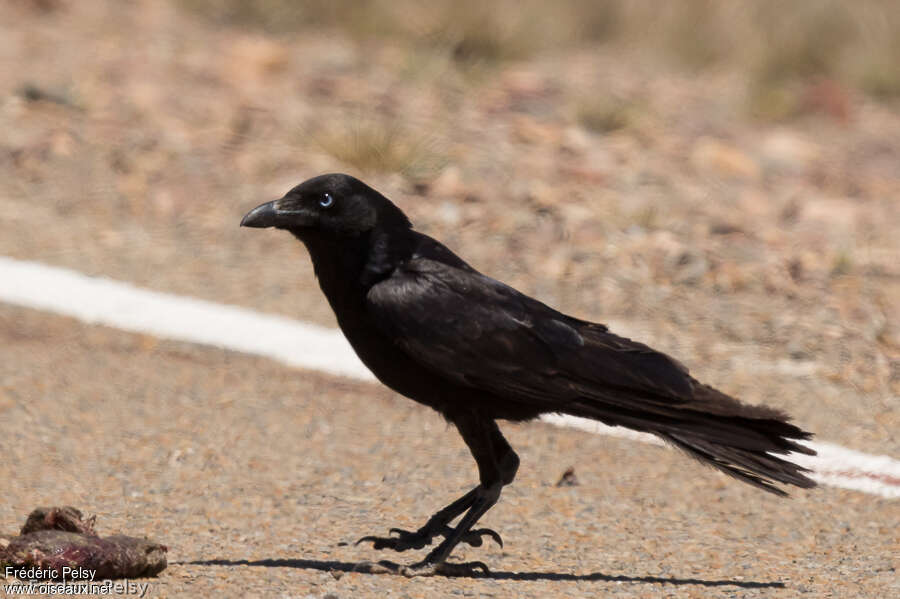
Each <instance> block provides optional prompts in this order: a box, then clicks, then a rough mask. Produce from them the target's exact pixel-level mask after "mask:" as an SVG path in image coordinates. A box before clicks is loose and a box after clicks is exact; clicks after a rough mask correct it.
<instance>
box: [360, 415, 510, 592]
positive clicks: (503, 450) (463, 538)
mask: <svg viewBox="0 0 900 599" xmlns="http://www.w3.org/2000/svg"><path fill="white" fill-rule="evenodd" d="M451 420H452V421H453V423H454V424H455V425H456V427H457V429H458V430H459V432H460V434H461V435H462V437H463V440H465V442H466V445H468V446H469V450H470V451H471V452H472V455H473V456H474V457H475V461H476V463H477V464H478V472H479V476H480V479H481V484H479V485H478V486H477V487H475V488H474V489H472V490H471V491H469V492H468V493H466V494H465V495H463V496H462V497H460V498H459V499H457V500H456V501H454V502H453V503H451V504H450V505H448V506H446V507H444V508H443V509H441V510H440V511H439V512H437V513H436V514H434V515H433V516H432V517H431V518H429V519H428V522H426V523H425V525H424V526H423V527H422V528H420V529H419V530H417V531H415V532H410V531H404V530H400V529H396V528H393V529H391V533H394V534H396V536H391V537H374V536H370V537H363V538H362V539H360V540H359V541H357V542H358V543H361V542H363V541H372V542H373V545H374V547H375V549H384V548H389V549H394V550H395V551H405V550H407V549H421V548H422V547H424V546H426V545H429V544H431V542H432V540H433V539H434V537H435V536H437V535H440V536H443V537H444V541H443V542H442V543H441V544H440V545H438V546H437V547H436V548H435V549H434V550H433V551H432V552H431V553H429V554H428V556H427V557H426V558H425V559H424V560H423V561H422V562H420V563H418V564H415V565H413V566H409V567H406V568H403V569H402V570H401V571H402V572H403V573H404V574H406V575H408V576H416V575H427V574H435V573H444V574H471V573H474V572H475V571H476V570H477V569H481V570H485V571H486V570H487V566H485V565H484V564H483V563H481V562H474V563H472V564H447V563H446V562H445V560H446V559H447V556H449V555H450V552H451V551H453V549H454V547H456V546H457V545H458V544H459V543H468V544H470V545H473V546H476V547H478V546H480V545H481V543H482V540H483V539H482V537H484V536H489V537H491V538H493V539H494V540H495V541H496V542H497V543H498V544H499V545H500V546H501V547H502V546H503V540H502V539H501V538H500V535H499V534H497V533H496V532H494V531H493V530H491V529H488V528H479V529H475V530H472V526H474V525H475V523H476V522H477V521H478V519H479V518H480V517H481V516H483V515H484V513H485V512H487V511H488V510H489V509H490V508H491V506H493V505H494V504H495V503H496V502H497V499H499V497H500V490H501V489H502V488H503V486H504V485H507V484H509V483H511V482H512V481H513V478H515V475H516V471H517V470H518V467H519V457H518V456H517V455H516V454H515V452H514V451H513V450H512V447H510V446H509V443H507V442H506V439H504V438H503V435H502V434H501V433H500V429H499V428H498V427H497V424H496V423H495V422H494V421H493V420H492V419H490V418H489V417H486V416H482V415H481V414H476V413H471V412H465V413H461V414H453V415H452V417H451ZM463 513H465V515H464V516H463V518H462V519H461V520H460V522H459V524H458V525H457V526H456V527H455V528H451V527H450V522H452V521H453V520H454V519H455V518H456V517H457V516H459V515H460V514H463Z"/></svg>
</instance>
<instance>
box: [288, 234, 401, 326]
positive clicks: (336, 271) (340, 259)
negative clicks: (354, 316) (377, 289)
mask: <svg viewBox="0 0 900 599" xmlns="http://www.w3.org/2000/svg"><path fill="white" fill-rule="evenodd" d="M403 233H405V231H404V232H401V233H398V232H391V233H388V232H386V231H379V230H375V231H371V232H368V233H364V234H362V235H359V236H355V237H343V238H340V239H337V238H334V237H331V236H324V235H320V234H318V233H314V234H311V235H310V234H303V235H298V234H297V233H295V236H296V237H298V238H299V239H300V241H302V242H303V243H304V245H306V248H307V249H308V250H309V254H310V257H311V258H312V262H313V268H314V269H315V272H316V277H317V278H318V279H319V286H320V287H321V288H322V292H323V293H324V294H325V297H327V298H328V302H329V303H330V304H331V307H332V309H333V310H334V312H335V314H336V315H337V317H338V320H341V319H342V316H344V315H346V313H347V312H353V311H354V310H355V309H356V307H358V306H359V305H360V304H361V303H362V302H363V301H364V300H365V296H366V294H367V293H368V292H369V289H371V287H372V285H374V284H376V283H378V282H379V281H381V280H383V279H385V278H387V277H389V276H390V275H391V273H392V272H393V271H394V269H395V268H397V266H399V265H400V264H402V263H403V262H405V261H406V260H408V259H409V257H410V256H411V255H412V252H413V245H414V243H413V241H414V240H413V235H411V234H410V235H405V234H403Z"/></svg>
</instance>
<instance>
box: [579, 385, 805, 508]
mask: <svg viewBox="0 0 900 599" xmlns="http://www.w3.org/2000/svg"><path fill="white" fill-rule="evenodd" d="M692 382H693V383H694V393H695V397H694V398H693V399H692V400H691V401H688V402H685V403H682V404H678V403H675V404H671V403H664V402H660V403H656V402H652V403H649V404H648V403H647V402H637V405H638V406H640V407H631V406H634V405H635V404H631V406H629V407H625V406H623V405H622V403H619V402H616V403H619V405H616V406H612V405H610V404H608V403H607V402H605V401H596V400H595V399H585V400H582V401H576V402H573V403H572V404H570V405H569V406H567V408H566V410H565V411H566V413H568V414H572V415H573V416H581V417H586V418H593V419H595V420H600V421H601V422H604V423H606V424H610V425H614V426H624V427H627V428H631V429H634V430H638V431H642V432H648V433H652V434H654V435H657V436H658V437H660V438H662V439H663V440H665V441H667V442H669V443H671V444H672V445H674V446H675V447H677V448H678V449H681V450H683V451H684V452H685V453H687V454H688V455H689V456H691V457H693V458H696V459H697V460H699V461H700V462H702V463H704V464H707V465H709V466H712V467H714V468H717V469H719V470H721V471H722V472H724V473H725V474H728V475H729V476H733V477H734V478H737V479H739V480H742V481H744V482H745V483H748V484H751V485H753V486H756V487H759V488H760V489H763V490H765V491H769V492H770V493H774V494H776V495H780V496H786V495H787V493H786V492H784V491H783V490H781V489H780V488H778V487H776V486H775V483H784V484H788V485H796V486H798V487H802V488H807V489H808V488H811V487H814V486H816V483H815V481H813V480H812V479H810V478H808V477H807V476H805V475H804V473H805V472H809V469H807V468H803V467H802V466H798V465H797V464H794V463H793V462H790V461H788V460H786V459H783V458H781V457H778V456H780V455H786V454H789V453H791V452H796V453H803V454H806V455H816V452H815V451H814V450H812V449H810V448H809V447H806V446H805V445H801V444H800V443H798V442H797V441H804V440H808V439H811V438H812V434H811V433H808V432H806V431H804V430H802V429H800V428H798V427H796V426H794V425H793V424H790V423H789V422H788V420H789V418H788V417H787V415H785V414H784V413H782V412H780V411H778V410H775V409H773V408H769V407H767V406H750V405H747V404H742V403H740V402H738V401H737V400H735V399H734V398H732V397H729V396H727V395H725V394H724V393H721V392H719V391H717V390H716V389H713V388H712V387H709V386H707V385H702V384H701V383H699V382H696V381H693V380H692Z"/></svg>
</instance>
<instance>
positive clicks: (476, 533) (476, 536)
mask: <svg viewBox="0 0 900 599" xmlns="http://www.w3.org/2000/svg"><path fill="white" fill-rule="evenodd" d="M481 537H491V538H492V539H494V542H495V543H497V544H498V545H499V546H500V547H501V549H502V548H503V539H502V538H500V534H499V533H498V532H497V531H495V530H491V529H490V528H479V529H478V530H470V531H469V532H467V533H466V536H464V537H463V539H462V540H463V541H465V542H466V543H468V544H469V545H472V546H473V547H481V543H482V539H481Z"/></svg>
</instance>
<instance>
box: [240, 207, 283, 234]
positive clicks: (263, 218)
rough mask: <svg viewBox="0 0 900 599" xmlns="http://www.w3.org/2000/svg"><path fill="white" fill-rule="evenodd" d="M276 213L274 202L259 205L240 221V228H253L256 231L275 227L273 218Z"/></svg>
mask: <svg viewBox="0 0 900 599" xmlns="http://www.w3.org/2000/svg"><path fill="white" fill-rule="evenodd" d="M277 214H278V212H277V210H276V208H275V202H266V203H265V204H260V205H259V206H257V207H256V208H254V209H253V210H251V211H250V212H248V213H247V214H245V215H244V218H242V219H241V226H242V227H255V228H257V229H265V228H266V227H274V226H275V217H276V216H277Z"/></svg>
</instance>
